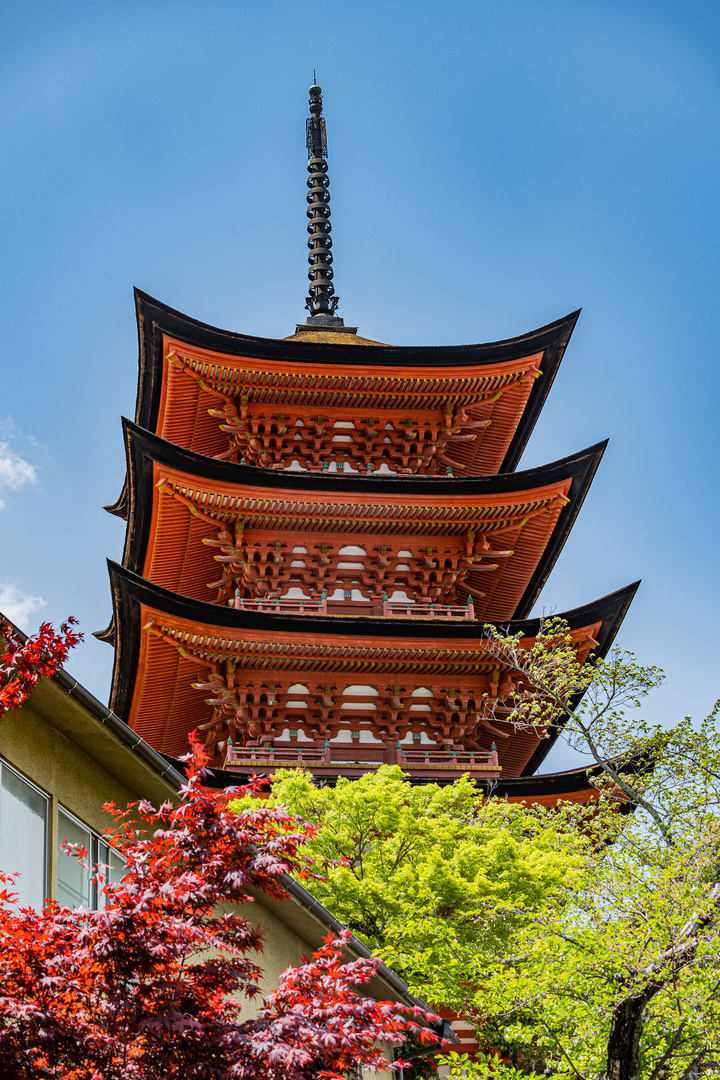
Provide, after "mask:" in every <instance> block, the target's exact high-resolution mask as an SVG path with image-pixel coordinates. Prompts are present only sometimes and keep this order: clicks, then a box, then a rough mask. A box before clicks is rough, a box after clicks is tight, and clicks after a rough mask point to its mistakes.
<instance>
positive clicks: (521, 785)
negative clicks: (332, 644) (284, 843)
mask: <svg viewBox="0 0 720 1080" xmlns="http://www.w3.org/2000/svg"><path fill="white" fill-rule="evenodd" d="M162 757H164V758H165V760H166V761H167V762H168V763H169V764H171V765H172V766H173V768H175V769H177V770H178V772H180V773H185V772H186V771H187V767H186V765H185V764H184V762H182V761H179V760H178V759H177V758H174V757H172V756H171V755H170V754H163V755H162ZM638 767H639V761H638V760H636V759H633V760H631V761H630V762H627V761H626V762H620V763H616V768H619V771H620V772H623V773H629V772H635V771H637V770H638ZM601 771H602V770H601V768H600V766H599V765H591V766H583V767H582V768H579V769H564V770H562V771H561V772H551V773H535V774H534V775H533V776H505V777H503V776H501V777H500V778H499V779H497V780H496V779H493V780H490V781H487V780H484V779H482V778H476V781H475V782H476V783H477V784H478V785H481V786H485V787H487V788H488V790H489V793H490V794H491V797H492V798H495V799H506V800H507V801H508V802H525V803H527V804H528V805H533V806H534V805H538V804H539V805H541V806H549V807H552V806H557V804H558V803H559V802H571V803H580V804H581V805H587V804H589V803H592V802H595V801H596V800H597V798H598V795H599V790H598V788H597V787H596V786H595V784H594V783H593V781H594V780H595V779H596V778H597V777H599V776H600V774H601ZM207 773H208V775H207V777H206V779H205V781H204V783H205V785H206V786H207V787H209V788H213V789H219V790H223V789H225V788H229V787H237V786H238V785H240V784H244V783H247V782H248V781H249V780H250V776H251V773H249V772H248V773H246V774H245V775H243V774H240V773H238V772H232V771H231V770H230V769H218V768H215V767H209V768H208V770H207ZM409 779H410V783H411V784H413V785H417V784H423V783H426V782H427V781H425V780H420V779H417V778H416V777H414V776H410V777H409ZM453 779H454V778H447V779H445V778H444V777H441V776H438V777H437V779H436V780H434V781H433V783H437V784H439V785H440V786H444V785H445V784H451V783H452V782H453ZM335 783H336V780H335V779H333V778H326V777H323V784H327V785H328V786H330V787H333V786H334V784H335ZM262 790H263V793H267V794H269V793H270V791H271V782H270V780H267V781H266V782H265V784H264V785H263V789H262ZM618 809H619V810H620V813H629V812H631V811H632V809H633V806H632V804H631V803H630V802H629V801H622V800H621V799H620V798H619V799H618Z"/></svg>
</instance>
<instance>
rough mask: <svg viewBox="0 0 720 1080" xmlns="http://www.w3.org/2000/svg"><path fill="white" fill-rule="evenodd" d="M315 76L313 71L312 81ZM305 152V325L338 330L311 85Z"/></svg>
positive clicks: (318, 97) (322, 149) (326, 184)
mask: <svg viewBox="0 0 720 1080" xmlns="http://www.w3.org/2000/svg"><path fill="white" fill-rule="evenodd" d="M314 79H315V72H314V71H313V80H314ZM305 133H306V143H307V151H308V182H307V186H308V194H307V201H308V210H307V216H308V218H309V224H308V233H309V234H310V239H309V240H308V248H309V249H310V254H309V255H308V262H309V264H310V269H309V271H308V278H309V279H310V289H309V296H308V297H307V298H306V300H305V307H306V308H307V309H308V311H309V312H310V316H309V318H308V319H307V320H306V325H311V326H326V327H330V328H333V327H342V326H343V325H344V324H343V320H342V319H341V318H339V317H338V316H336V315H335V308H336V307H337V305H338V297H337V296H335V287H334V285H333V283H332V279H333V270H332V261H333V257H332V250H331V249H332V239H331V237H330V232H331V230H332V225H331V224H330V179H329V177H328V166H327V132H326V130H325V118H324V117H323V115H322V90H321V89H320V87H319V86H318V85H317V83H316V82H315V81H313V85H312V86H311V87H310V116H309V117H308V119H307V120H306V121H305Z"/></svg>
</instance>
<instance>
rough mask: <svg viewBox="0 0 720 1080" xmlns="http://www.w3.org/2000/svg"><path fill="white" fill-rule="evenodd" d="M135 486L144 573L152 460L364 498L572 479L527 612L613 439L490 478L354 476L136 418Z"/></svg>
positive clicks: (234, 479) (131, 456) (134, 553)
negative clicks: (161, 431) (220, 457)
mask: <svg viewBox="0 0 720 1080" xmlns="http://www.w3.org/2000/svg"><path fill="white" fill-rule="evenodd" d="M123 431H124V436H125V448H126V455H127V467H128V477H129V491H128V502H127V507H126V509H127V515H128V516H127V521H128V526H127V531H126V538H125V550H124V554H123V565H124V566H126V567H127V568H128V569H129V570H132V571H133V572H135V573H137V574H140V573H142V569H143V566H144V564H145V558H146V553H147V545H148V541H149V537H150V533H151V527H152V512H153V511H152V508H153V483H154V478H153V465H154V464H155V463H157V464H159V465H160V466H162V467H164V468H172V469H177V470H178V471H180V472H184V473H186V474H188V475H190V476H192V477H196V478H198V479H200V480H203V481H206V482H209V483H211V482H221V483H226V484H235V485H239V486H249V487H262V488H266V489H267V490H268V491H269V492H270V491H273V492H281V491H282V492H288V494H289V495H290V497H292V495H293V494H294V493H302V492H303V491H306V492H307V491H310V492H323V493H324V492H327V493H328V495H330V496H332V495H333V494H342V495H345V494H354V493H357V494H358V495H359V496H360V497H363V498H372V496H373V495H390V494H392V495H393V496H395V495H397V496H398V497H399V498H402V497H403V496H405V497H410V498H411V497H412V496H413V495H416V496H417V495H419V494H422V495H431V496H435V497H437V498H438V500H439V501H442V497H443V496H445V497H449V496H452V497H457V496H458V495H459V496H462V495H466V496H483V495H487V496H491V495H501V494H510V493H516V492H525V491H527V492H531V491H532V490H533V489H537V488H542V487H545V486H546V485H549V484H553V483H557V482H560V481H564V480H568V479H569V480H570V481H571V484H570V489H569V492H568V496H567V498H568V502H567V504H566V506H564V507H563V509H562V510H561V511H560V514H559V517H558V520H557V523H556V525H555V528H554V529H553V532H552V533H551V535H550V538H549V541H548V543H547V544H546V546H545V549H544V551H543V552H542V554H541V556H540V558H539V561H538V564H537V566H536V568H535V571H534V573H533V575H532V577H531V579H530V581H529V583H528V585H527V587H526V589H525V592H524V594H523V596H522V598H521V600H520V602H519V604H518V607H517V610H516V611H515V613H514V617H516V618H525V617H526V616H527V614H528V613H529V611H530V610H531V608H532V606H533V604H534V603H535V601H536V599H537V597H538V596H539V594H540V591H541V589H542V587H543V585H544V584H545V581H546V580H547V578H548V576H549V574H550V572H551V570H552V568H553V566H554V565H555V562H556V560H557V558H558V556H559V554H560V552H561V551H562V548H563V545H564V544H565V541H566V540H567V537H568V536H569V534H570V530H571V529H572V526H573V523H574V521H575V518H576V517H577V514H578V512H579V510H580V507H581V506H582V504H583V500H584V499H585V496H586V494H587V492H588V490H589V487H590V484H591V483H592V480H593V477H594V476H595V472H596V471H597V468H598V465H599V464H600V460H601V458H602V455H603V453H604V451H605V447H606V445H607V442H602V443H596V445H595V446H591V447H589V448H588V449H587V450H582V451H581V452H580V453H578V454H572V455H569V456H568V457H565V458H561V459H560V460H559V461H555V462H552V463H551V464H550V465H543V466H540V467H538V468H535V469H526V470H523V471H522V472H517V473H503V474H500V475H498V476H484V477H467V478H464V477H442V478H438V477H433V476H412V477H405V476H403V477H397V476H388V477H384V476H381V477H369V476H357V477H353V476H352V475H350V476H348V474H346V473H330V474H322V473H320V474H319V473H297V472H288V471H282V472H280V471H274V470H269V469H257V468H252V467H249V466H246V465H237V464H234V463H230V462H227V461H217V460H215V459H214V458H208V457H205V456H204V455H202V454H196V453H194V452H193V451H192V450H185V449H183V448H182V447H179V446H176V445H175V444H174V443H170V442H168V441H167V440H165V439H161V438H159V437H158V436H157V435H153V434H151V433H150V432H147V431H143V429H142V428H139V427H138V426H137V425H136V424H133V423H132V422H131V421H130V420H123Z"/></svg>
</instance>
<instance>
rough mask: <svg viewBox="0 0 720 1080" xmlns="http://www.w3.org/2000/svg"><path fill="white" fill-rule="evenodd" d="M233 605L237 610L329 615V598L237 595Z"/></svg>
mask: <svg viewBox="0 0 720 1080" xmlns="http://www.w3.org/2000/svg"><path fill="white" fill-rule="evenodd" d="M233 607H234V608H235V609H236V610H237V611H269V612H270V613H271V614H272V615H327V600H326V599H325V597H324V596H323V598H322V600H294V599H291V598H290V597H285V598H284V599H283V598H282V597H278V599H277V600H244V599H243V598H242V597H241V596H236V597H235V599H234V601H233Z"/></svg>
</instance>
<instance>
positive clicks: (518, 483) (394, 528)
mask: <svg viewBox="0 0 720 1080" xmlns="http://www.w3.org/2000/svg"><path fill="white" fill-rule="evenodd" d="M124 430H125V443H126V453H127V461H128V476H129V480H130V484H129V492H130V499H129V504H128V507H127V511H128V527H127V533H126V543H125V551H124V555H123V565H124V566H126V567H127V568H128V569H130V570H132V571H134V572H135V573H137V574H140V575H141V576H143V577H145V578H147V579H148V580H150V581H153V582H154V583H156V584H159V585H162V586H164V587H165V588H168V589H171V590H172V591H174V592H178V593H181V594H182V595H185V596H188V597H190V598H193V599H197V600H209V599H211V598H212V594H210V593H209V592H208V584H209V583H210V582H212V581H213V580H214V579H215V578H217V574H218V565H217V562H216V561H214V552H215V549H214V548H212V547H208V546H207V543H206V541H207V540H208V539H210V538H213V537H214V536H215V535H216V534H217V530H218V528H221V527H224V526H225V524H226V523H227V522H233V521H235V520H236V519H238V518H240V519H242V520H243V521H244V524H245V530H246V532H245V533H244V537H245V538H247V539H248V542H250V539H251V538H252V539H254V540H255V541H259V540H260V539H262V538H264V540H265V543H266V544H268V543H272V544H275V543H277V542H281V539H282V538H283V537H287V538H288V541H289V543H288V547H292V544H293V543H298V542H307V543H309V544H310V545H311V546H312V540H313V538H314V539H315V540H316V541H319V540H323V541H327V540H332V539H333V538H339V537H342V536H343V535H346V536H347V537H349V538H350V537H351V538H350V539H347V538H346V539H341V540H340V542H341V543H352V544H359V543H363V542H365V543H366V544H368V545H370V544H372V543H373V542H375V543H376V542H377V541H378V540H383V541H391V542H392V541H393V540H394V541H395V546H396V548H398V550H399V549H402V548H403V547H404V541H403V538H408V537H412V538H415V542H418V541H417V538H420V540H421V541H422V542H423V543H428V544H433V545H434V544H436V543H437V544H438V546H439V547H441V541H446V540H447V538H451V539H452V538H454V544H455V546H458V545H461V544H463V543H464V542H465V538H466V537H467V535H468V532H469V530H471V529H472V530H474V531H476V533H478V534H480V533H482V534H485V533H487V534H488V535H489V536H490V537H491V538H492V541H493V545H494V546H495V547H498V545H499V546H500V547H502V548H503V549H505V550H509V551H511V552H512V554H511V555H510V556H509V557H508V558H501V559H500V561H499V562H495V563H493V562H492V560H490V559H489V558H488V560H486V565H488V566H493V565H494V566H496V567H497V569H496V570H493V571H492V572H490V573H488V572H486V571H481V570H480V569H478V570H471V571H470V572H469V573H468V575H467V582H468V585H469V586H470V588H471V589H474V595H475V597H476V600H475V609H476V610H475V614H476V617H481V618H494V619H505V618H524V617H526V616H527V614H528V613H529V611H530V610H531V608H532V606H533V604H534V603H535V600H536V599H537V597H538V595H539V593H540V591H541V589H542V587H543V585H544V583H545V581H546V579H547V577H548V575H549V574H550V571H551V570H552V567H553V566H554V564H555V561H556V559H557V557H558V555H559V554H560V551H561V550H562V547H563V545H564V543H565V540H566V539H567V536H568V535H569V532H570V529H571V528H572V525H573V523H574V521H575V518H576V516H577V513H578V511H579V509H580V506H581V505H582V502H583V499H584V498H585V495H586V493H587V491H588V488H589V486H590V483H591V481H592V478H593V476H594V475H595V471H596V469H597V467H598V464H599V462H600V459H601V457H602V454H603V452H604V449H605V445H606V444H605V443H598V444H597V445H595V446H593V447H590V448H588V449H587V450H584V451H581V452H580V453H578V454H573V455H571V456H569V457H566V458H563V459H561V460H560V461H557V462H554V463H552V464H550V465H546V466H542V467H540V468H535V469H528V470H525V471H523V472H518V473H509V474H502V475H499V476H491V477H471V478H460V477H443V478H436V477H418V476H413V477H394V476H386V477H385V476H352V475H348V474H345V473H297V472H287V471H282V472H281V471H271V470H264V469H257V468H252V467H249V466H242V465H236V464H231V463H229V462H225V461H216V460H214V459H212V458H207V457H204V456H203V455H200V454H195V453H193V452H192V451H189V450H185V449H183V448H181V447H177V446H175V445H174V444H172V443H169V442H167V441H166V440H163V439H160V438H158V437H157V436H155V435H152V434H150V433H148V432H146V431H143V430H142V429H140V428H138V427H137V426H136V425H135V424H132V423H131V422H130V421H125V422H124ZM366 534H367V535H366ZM286 554H287V552H286ZM399 561H400V562H402V559H400V560H399ZM461 592H462V596H461V599H462V600H463V602H464V599H465V597H466V595H467V594H466V592H464V591H462V588H461ZM478 593H484V594H485V595H484V596H479V597H478Z"/></svg>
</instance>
